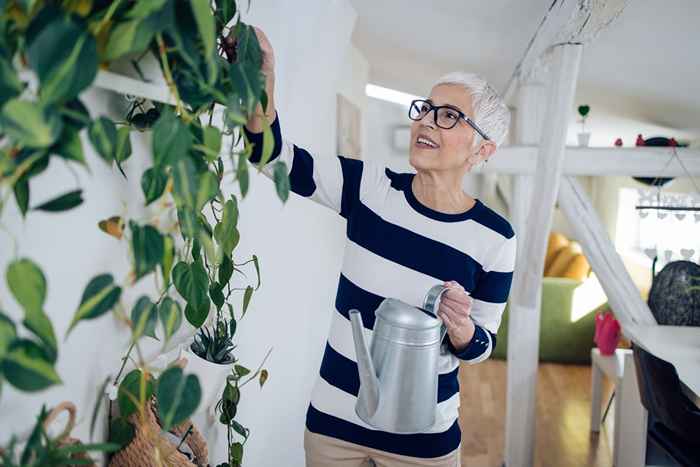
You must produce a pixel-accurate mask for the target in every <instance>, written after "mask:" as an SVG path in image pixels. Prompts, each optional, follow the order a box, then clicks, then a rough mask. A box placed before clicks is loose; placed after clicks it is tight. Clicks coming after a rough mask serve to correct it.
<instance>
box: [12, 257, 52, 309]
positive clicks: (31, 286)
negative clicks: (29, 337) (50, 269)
mask: <svg viewBox="0 0 700 467" xmlns="http://www.w3.org/2000/svg"><path fill="white" fill-rule="evenodd" d="M5 279H6V280H7V285H8V288H9V289H10V292H12V295H13V296H14V297H15V300H17V303H19V304H20V305H22V308H24V310H25V312H27V311H41V310H42V308H43V306H44V301H45V300H46V278H45V277H44V273H43V272H41V269H40V268H39V266H37V265H36V263H34V262H33V261H32V260H30V259H28V258H22V259H18V260H16V261H13V262H12V263H10V264H9V266H8V267H7V272H6V276H5Z"/></svg>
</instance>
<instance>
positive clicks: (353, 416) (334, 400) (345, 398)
mask: <svg viewBox="0 0 700 467" xmlns="http://www.w3.org/2000/svg"><path fill="white" fill-rule="evenodd" d="M311 403H312V404H313V405H314V407H316V408H317V409H318V410H320V411H322V412H324V413H327V414H329V415H333V416H334V417H338V418H342V419H343V420H347V421H349V422H351V423H353V424H355V425H358V426H362V427H364V428H367V429H371V430H376V429H375V428H373V427H371V426H370V425H368V424H366V423H365V422H364V421H362V420H360V417H358V416H357V413H355V404H356V403H357V397H355V396H353V395H352V394H349V393H347V392H345V391H342V390H340V389H338V388H337V387H335V386H333V385H332V384H330V383H329V382H328V381H326V380H325V379H323V378H321V377H320V376H319V377H318V378H316V383H315V384H314V388H313V391H312V393H311ZM459 403H460V399H459V394H455V395H454V396H452V397H451V398H449V399H447V400H446V401H444V402H441V403H439V404H438V405H437V408H436V410H435V424H434V425H433V426H432V427H430V428H428V429H427V430H425V433H441V432H443V431H445V430H447V429H448V428H449V427H450V426H451V425H452V423H453V422H454V420H455V419H456V418H458V416H459Z"/></svg>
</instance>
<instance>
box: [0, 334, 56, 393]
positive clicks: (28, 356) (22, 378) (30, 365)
mask: <svg viewBox="0 0 700 467" xmlns="http://www.w3.org/2000/svg"><path fill="white" fill-rule="evenodd" d="M2 374H3V375H4V377H5V379H7V381H8V382H9V383H10V384H11V385H13V386H14V387H16V388H17V389H19V390H20V391H27V392H33V391H41V390H42V389H46V388H47V387H49V386H51V385H54V384H60V383H61V378H60V377H59V376H58V374H56V370H55V369H54V367H53V365H51V363H50V362H49V360H48V358H47V356H46V354H45V353H44V351H43V350H42V348H41V347H39V346H38V345H37V344H36V343H34V342H32V341H30V340H26V339H15V340H14V341H13V342H12V343H11V344H10V346H9V347H8V349H7V352H6V353H5V357H4V358H3V360H2Z"/></svg>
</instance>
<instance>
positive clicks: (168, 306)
mask: <svg viewBox="0 0 700 467" xmlns="http://www.w3.org/2000/svg"><path fill="white" fill-rule="evenodd" d="M158 318H159V319H160V322H161V324H162V325H163V331H164V334H165V342H168V341H169V340H170V338H171V337H172V336H173V335H174V334H175V333H176V332H177V330H178V329H180V325H181V324H182V309H181V308H180V304H179V303H177V302H176V301H175V300H173V299H171V298H170V297H165V298H164V299H163V300H162V301H161V302H160V305H159V306H158Z"/></svg>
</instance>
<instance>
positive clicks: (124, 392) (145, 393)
mask: <svg viewBox="0 0 700 467" xmlns="http://www.w3.org/2000/svg"><path fill="white" fill-rule="evenodd" d="M152 394H153V381H151V379H150V378H148V377H147V376H146V375H145V374H144V372H143V371H141V370H140V369H138V368H137V369H135V370H132V371H130V372H129V373H128V374H127V375H126V376H125V377H124V379H123V380H122V382H121V383H120V384H119V390H118V391H117V403H118V404H119V413H120V415H121V417H123V418H126V417H128V416H129V415H131V414H133V413H135V412H136V411H137V410H138V408H139V407H142V406H143V405H144V404H145V402H146V401H147V400H148V398H149V397H151V395H152Z"/></svg>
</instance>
